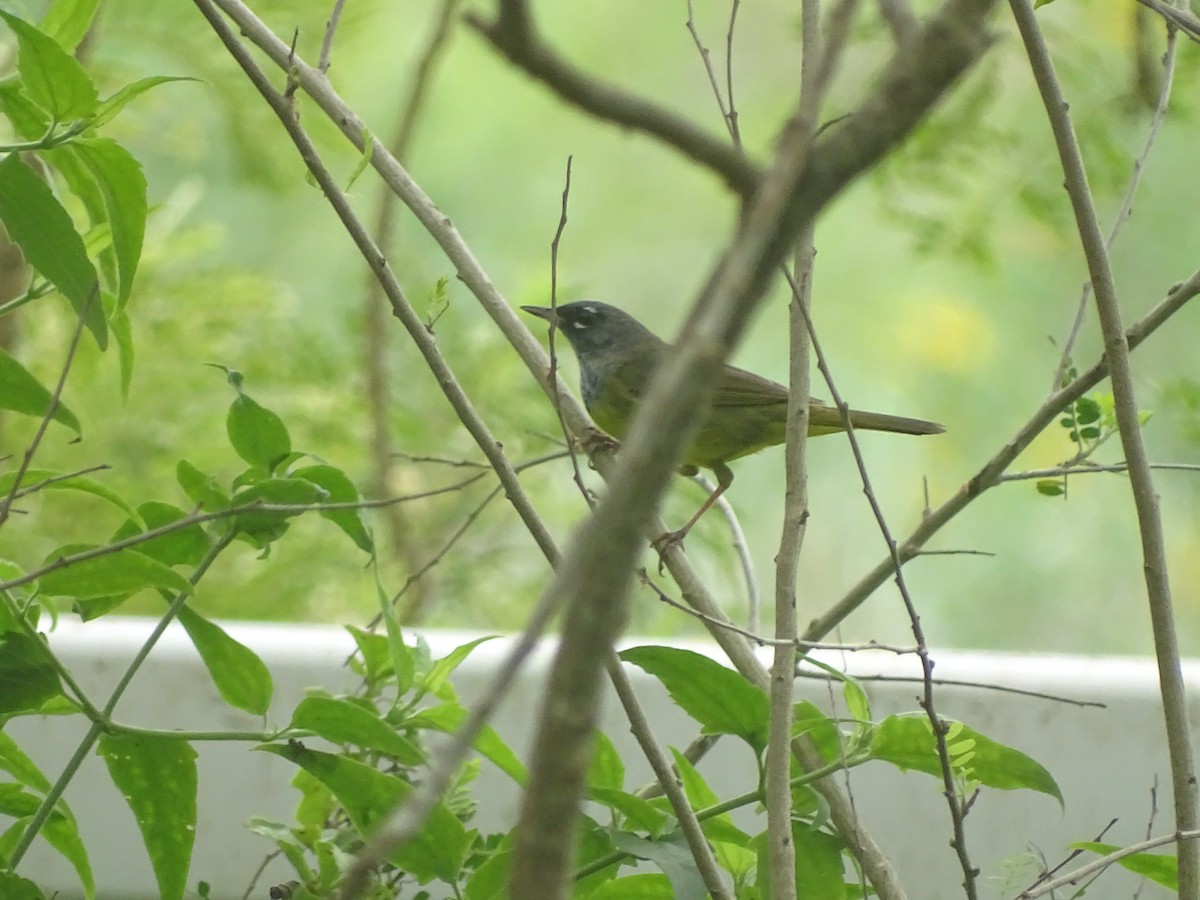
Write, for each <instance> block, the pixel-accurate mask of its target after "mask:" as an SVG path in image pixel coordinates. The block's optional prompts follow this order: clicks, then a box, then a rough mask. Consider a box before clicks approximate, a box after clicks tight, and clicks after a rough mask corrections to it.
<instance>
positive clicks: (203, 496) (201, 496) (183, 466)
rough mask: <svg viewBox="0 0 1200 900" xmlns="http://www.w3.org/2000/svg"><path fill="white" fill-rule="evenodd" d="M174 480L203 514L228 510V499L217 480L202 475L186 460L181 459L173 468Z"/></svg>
mask: <svg viewBox="0 0 1200 900" xmlns="http://www.w3.org/2000/svg"><path fill="white" fill-rule="evenodd" d="M175 480H176V481H178V482H179V486H180V487H181V488H183V492H184V493H185V494H187V497H188V499H189V500H191V501H192V502H193V503H195V504H196V506H197V507H199V508H200V509H202V510H203V511H204V512H210V513H211V512H220V511H221V510H223V509H229V497H228V496H227V495H226V494H225V492H224V491H222V490H221V487H220V485H218V484H217V479H215V478H213V477H212V476H211V475H206V474H204V473H203V472H201V471H200V470H199V469H197V468H196V467H195V466H193V465H192V464H191V463H190V462H188V461H187V460H186V459H181V460H180V461H179V463H178V464H177V465H176V466H175Z"/></svg>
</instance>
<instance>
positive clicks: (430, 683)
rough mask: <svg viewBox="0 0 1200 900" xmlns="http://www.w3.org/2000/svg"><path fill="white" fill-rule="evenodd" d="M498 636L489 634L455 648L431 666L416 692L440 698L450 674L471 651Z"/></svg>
mask: <svg viewBox="0 0 1200 900" xmlns="http://www.w3.org/2000/svg"><path fill="white" fill-rule="evenodd" d="M499 636H500V635H498V634H490V635H488V636H486V637H481V638H476V639H475V640H473V641H471V642H469V643H466V644H463V645H461V646H459V647H455V648H454V649H453V650H451V651H450V652H449V653H447V654H446V655H445V656H444V657H442V658H441V659H439V660H438V661H437V662H435V663H434V664H433V668H432V669H430V670H429V672H428V673H427V674H426V675H425V677H424V678H422V679H421V680H420V683H419V684H418V685H417V688H418V690H420V691H422V692H424V693H428V694H433V695H434V696H436V697H441V696H442V690H443V688H444V687H445V686H446V683H447V682H448V681H449V679H450V674H451V673H452V672H453V671H454V670H455V669H457V668H458V667H459V666H461V665H462V664H463V662H464V661H465V660H466V658H467V657H468V656H470V655H471V651H472V650H474V649H475V648H476V647H478V646H479V645H480V644H483V643H486V642H487V641H494V640H495V639H496V638H498V637H499ZM443 699H444V698H443Z"/></svg>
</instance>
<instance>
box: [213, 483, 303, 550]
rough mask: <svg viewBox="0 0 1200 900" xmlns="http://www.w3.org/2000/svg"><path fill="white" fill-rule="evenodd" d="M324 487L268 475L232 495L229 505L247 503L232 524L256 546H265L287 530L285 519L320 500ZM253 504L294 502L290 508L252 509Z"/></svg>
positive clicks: (290, 504)
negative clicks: (268, 476)
mask: <svg viewBox="0 0 1200 900" xmlns="http://www.w3.org/2000/svg"><path fill="white" fill-rule="evenodd" d="M324 499H325V491H324V490H322V489H321V488H319V487H317V486H316V485H315V484H313V483H312V482H311V481H305V480H304V479H303V478H271V479H268V480H267V481H260V482H258V483H257V484H252V485H251V486H250V487H248V488H246V489H244V490H241V491H238V492H237V493H236V494H234V495H233V500H232V501H231V505H232V506H234V507H243V506H244V507H247V508H246V510H245V511H243V512H239V513H238V514H237V516H236V517H235V518H234V520H233V527H234V528H235V529H236V530H237V531H238V532H240V533H241V534H242V535H244V536H245V537H247V538H248V539H249V540H250V542H251V543H253V544H254V545H255V546H257V547H265V546H267V545H268V544H270V543H271V542H272V541H275V540H278V539H279V538H280V537H282V536H283V534H284V532H286V531H287V527H288V526H287V521H286V520H287V519H291V518H294V517H296V516H298V515H301V514H302V513H304V512H305V510H304V509H303V508H302V507H307V506H311V505H312V504H314V503H320V502H321V501H322V500H324ZM256 504H268V505H271V506H276V505H279V506H295V507H297V508H296V509H289V510H265V509H255V508H254V506H255V505H256Z"/></svg>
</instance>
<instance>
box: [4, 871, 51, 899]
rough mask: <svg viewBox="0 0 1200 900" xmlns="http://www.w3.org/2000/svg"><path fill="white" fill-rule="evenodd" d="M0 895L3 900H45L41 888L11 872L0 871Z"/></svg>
mask: <svg viewBox="0 0 1200 900" xmlns="http://www.w3.org/2000/svg"><path fill="white" fill-rule="evenodd" d="M0 897H4V898H5V900H46V895H45V894H43V893H42V890H41V888H39V887H38V886H37V885H36V884H34V883H33V882H32V881H30V880H29V879H27V878H22V877H21V876H20V875H17V874H15V873H13V872H0Z"/></svg>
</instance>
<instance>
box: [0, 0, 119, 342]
mask: <svg viewBox="0 0 1200 900" xmlns="http://www.w3.org/2000/svg"><path fill="white" fill-rule="evenodd" d="M0 15H3V14H2V13H0ZM0 220H3V222H4V225H5V227H6V228H7V229H8V235H9V237H10V238H11V239H12V241H13V242H14V243H15V244H17V245H18V246H19V247H20V248H21V251H22V252H23V253H24V254H25V259H26V260H27V261H28V262H29V265H31V266H32V267H33V268H34V269H36V270H37V271H38V272H39V273H40V274H41V275H42V276H43V277H44V278H46V279H47V280H48V281H49V282H50V283H51V284H53V285H54V286H55V287H56V288H58V289H59V290H60V291H61V292H62V294H63V296H65V297H66V298H67V299H68V300H69V301H70V302H71V306H72V307H74V309H75V312H76V313H78V314H80V315H82V316H83V317H84V321H85V322H86V324H87V327H88V329H89V330H90V331H91V332H92V334H93V335H94V336H95V338H96V343H97V345H99V347H100V349H101V350H103V349H104V348H105V347H107V346H108V332H107V324H106V322H105V320H104V304H103V303H101V302H100V297H99V282H98V281H97V279H96V269H95V267H93V266H92V261H91V260H90V259H88V255H87V249H86V248H85V247H84V245H83V238H81V237H80V236H79V232H77V231H76V230H75V224H74V223H73V222H72V221H71V217H70V216H69V215H67V211H66V210H65V209H63V207H62V204H61V203H59V202H58V199H57V198H56V197H55V196H54V194H53V193H52V192H51V190H50V187H49V185H47V184H46V182H44V181H43V180H42V179H41V178H39V177H38V176H37V175H36V174H35V173H34V171H33V170H32V169H30V168H29V166H27V165H25V163H23V162H21V159H20V157H19V156H18V155H17V154H15V153H10V154H9V155H8V156H7V157H6V158H5V159H3V160H0Z"/></svg>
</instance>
